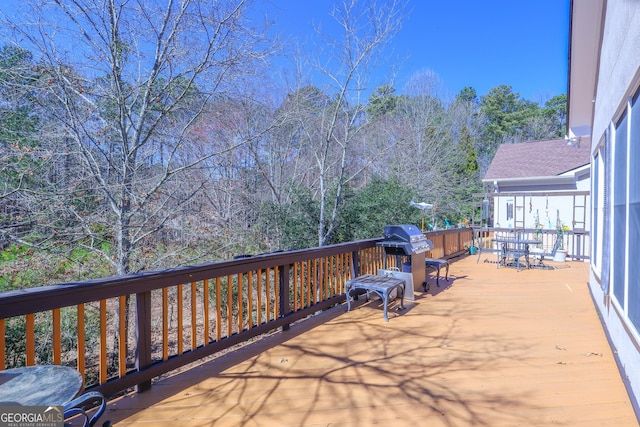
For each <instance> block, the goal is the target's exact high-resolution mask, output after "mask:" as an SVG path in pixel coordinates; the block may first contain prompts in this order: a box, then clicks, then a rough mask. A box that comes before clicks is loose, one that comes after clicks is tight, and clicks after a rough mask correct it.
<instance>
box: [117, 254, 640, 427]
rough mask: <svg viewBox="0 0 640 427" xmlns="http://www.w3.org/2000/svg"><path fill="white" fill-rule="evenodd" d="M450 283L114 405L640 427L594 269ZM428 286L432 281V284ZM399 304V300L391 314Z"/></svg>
mask: <svg viewBox="0 0 640 427" xmlns="http://www.w3.org/2000/svg"><path fill="white" fill-rule="evenodd" d="M550 264H552V265H556V266H558V267H560V268H558V269H554V270H548V271H545V270H525V271H520V272H517V271H515V270H514V269H509V268H500V269H496V266H495V264H490V263H483V262H480V263H479V264H476V257H467V258H463V259H460V260H458V261H455V262H453V263H452V265H451V269H450V276H449V278H450V280H449V281H448V282H446V283H444V281H443V280H442V281H441V287H440V288H439V289H438V288H436V287H435V281H432V282H433V284H432V286H431V288H432V289H431V290H430V292H429V293H428V294H422V293H420V295H419V297H418V298H417V299H416V301H413V302H412V301H409V302H406V303H405V304H406V306H407V308H406V309H405V310H404V311H401V312H398V311H395V310H390V313H389V316H390V321H389V322H388V323H387V322H385V321H384V320H383V318H382V308H381V304H380V301H379V300H377V301H371V302H369V303H365V302H364V301H363V300H364V299H363V298H361V299H360V301H358V302H357V303H356V304H355V308H352V311H351V312H348V313H345V305H343V306H340V307H336V308H334V309H332V310H330V311H328V312H325V313H323V314H321V315H318V316H316V317H315V318H314V319H313V320H309V321H305V322H304V323H303V324H300V325H294V326H292V328H291V329H290V330H289V331H288V332H285V333H278V334H274V335H272V336H269V337H267V338H264V339H261V340H259V341H257V342H256V343H254V344H252V345H250V346H249V347H246V348H244V349H241V350H238V351H236V352H233V353H229V354H227V355H225V356H222V357H220V358H218V359H216V360H214V361H211V362H207V363H204V364H202V365H200V366H197V367H195V368H193V369H191V370H189V371H186V372H183V373H180V374H177V375H174V376H172V377H169V378H166V379H163V380H161V381H160V382H158V383H156V384H154V386H153V387H152V389H151V391H149V392H146V393H142V394H138V395H136V394H132V395H129V396H125V397H122V398H119V399H117V400H114V401H112V402H111V403H110V404H109V406H108V409H107V412H106V414H105V416H104V419H110V420H112V421H113V424H114V425H118V426H185V427H187V426H363V425H364V426H367V425H384V426H412V427H417V426H492V427H493V426H551V425H553V426H602V425H615V426H637V425H638V421H637V419H636V417H635V414H634V411H633V407H632V404H631V402H630V400H629V397H628V395H627V393H626V391H625V387H624V385H623V382H622V380H621V378H620V375H619V373H618V369H617V367H616V363H615V360H614V357H613V354H612V351H611V349H610V348H609V345H608V343H607V340H606V337H605V334H604V332H603V329H602V326H601V325H600V322H599V319H598V316H597V313H596V311H595V308H594V306H593V303H592V301H591V296H590V294H589V290H588V287H587V279H588V268H589V266H588V264H587V263H578V262H571V263H565V264H553V263H550ZM431 277H432V276H431ZM393 307H395V303H394V304H392V308H393Z"/></svg>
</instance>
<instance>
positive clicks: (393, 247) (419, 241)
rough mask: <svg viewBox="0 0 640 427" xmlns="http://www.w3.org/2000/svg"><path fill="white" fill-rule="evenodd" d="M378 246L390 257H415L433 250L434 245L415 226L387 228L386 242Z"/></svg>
mask: <svg viewBox="0 0 640 427" xmlns="http://www.w3.org/2000/svg"><path fill="white" fill-rule="evenodd" d="M377 245H378V246H382V247H384V248H385V252H386V253H387V254H388V255H413V254H419V253H423V252H427V251H430V250H431V249H433V243H432V242H431V241H430V240H428V239H427V238H426V237H425V236H424V234H422V232H421V231H420V230H419V229H418V228H417V227H416V226H414V225H387V226H385V227H384V240H383V241H382V242H378V243H377Z"/></svg>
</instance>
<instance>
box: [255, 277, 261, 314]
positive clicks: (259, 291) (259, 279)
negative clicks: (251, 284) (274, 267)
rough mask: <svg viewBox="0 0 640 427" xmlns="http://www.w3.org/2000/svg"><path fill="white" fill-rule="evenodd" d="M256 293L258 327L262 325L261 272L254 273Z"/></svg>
mask: <svg viewBox="0 0 640 427" xmlns="http://www.w3.org/2000/svg"><path fill="white" fill-rule="evenodd" d="M256 293H257V295H258V301H257V305H258V306H257V311H258V325H262V270H258V271H256Z"/></svg>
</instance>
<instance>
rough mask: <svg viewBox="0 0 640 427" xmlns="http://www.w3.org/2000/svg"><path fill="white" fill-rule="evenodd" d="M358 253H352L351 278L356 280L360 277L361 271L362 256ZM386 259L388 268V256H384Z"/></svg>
mask: <svg viewBox="0 0 640 427" xmlns="http://www.w3.org/2000/svg"><path fill="white" fill-rule="evenodd" d="M358 254H359V252H358V251H353V252H351V278H352V279H355V278H356V277H358V272H359V271H360V256H359V255H358ZM382 256H383V257H385V262H384V264H385V265H384V266H385V268H386V255H382Z"/></svg>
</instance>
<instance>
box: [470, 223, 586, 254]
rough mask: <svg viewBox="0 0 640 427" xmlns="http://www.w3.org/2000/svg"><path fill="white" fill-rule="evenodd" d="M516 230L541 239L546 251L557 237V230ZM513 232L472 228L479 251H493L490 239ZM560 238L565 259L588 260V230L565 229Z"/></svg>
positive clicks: (523, 235) (493, 246) (510, 230)
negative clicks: (565, 252)
mask: <svg viewBox="0 0 640 427" xmlns="http://www.w3.org/2000/svg"><path fill="white" fill-rule="evenodd" d="M518 231H519V232H520V233H521V236H522V237H523V238H525V239H534V240H540V241H542V245H541V246H542V249H544V250H545V252H547V253H550V252H551V250H552V248H553V245H554V244H555V241H556V239H557V238H558V232H557V231H556V230H547V229H543V230H534V229H529V228H526V229H523V230H518ZM513 232H514V230H513V229H511V228H494V227H489V228H486V227H484V228H474V241H475V244H476V245H477V246H478V249H479V250H480V251H484V252H495V251H496V250H497V249H496V248H495V245H494V244H493V241H492V239H493V238H494V237H496V236H504V235H513V234H512V233H513ZM562 238H563V240H564V242H563V247H564V249H565V250H566V251H567V259H572V260H575V261H585V260H589V257H590V254H591V246H590V245H591V242H590V240H589V232H588V231H575V230H566V231H564V234H563V236H562Z"/></svg>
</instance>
